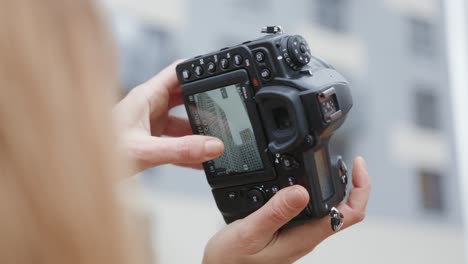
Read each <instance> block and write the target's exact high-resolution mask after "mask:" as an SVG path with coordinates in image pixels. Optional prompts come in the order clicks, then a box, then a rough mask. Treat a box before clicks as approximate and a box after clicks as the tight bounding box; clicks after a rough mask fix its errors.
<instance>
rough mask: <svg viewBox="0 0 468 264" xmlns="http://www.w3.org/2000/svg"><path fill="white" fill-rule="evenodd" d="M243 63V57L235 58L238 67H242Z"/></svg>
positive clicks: (237, 56)
mask: <svg viewBox="0 0 468 264" xmlns="http://www.w3.org/2000/svg"><path fill="white" fill-rule="evenodd" d="M243 61H244V59H243V58H242V56H241V55H236V56H234V64H236V65H237V66H240V65H242V62H243Z"/></svg>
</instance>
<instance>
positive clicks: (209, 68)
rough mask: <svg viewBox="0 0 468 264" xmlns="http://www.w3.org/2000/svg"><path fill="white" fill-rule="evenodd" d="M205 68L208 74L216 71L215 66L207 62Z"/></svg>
mask: <svg viewBox="0 0 468 264" xmlns="http://www.w3.org/2000/svg"><path fill="white" fill-rule="evenodd" d="M207 68H208V72H209V73H214V72H215V71H216V64H214V63H213V62H209V63H208V64H207Z"/></svg>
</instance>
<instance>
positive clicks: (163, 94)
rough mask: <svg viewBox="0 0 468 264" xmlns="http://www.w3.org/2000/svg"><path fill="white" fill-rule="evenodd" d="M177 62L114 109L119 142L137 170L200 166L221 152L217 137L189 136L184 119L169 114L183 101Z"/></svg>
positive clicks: (132, 92)
mask: <svg viewBox="0 0 468 264" xmlns="http://www.w3.org/2000/svg"><path fill="white" fill-rule="evenodd" d="M177 63H178V62H175V63H173V64H172V65H171V66H169V67H167V68H166V69H164V70H163V71H161V72H160V73H159V74H158V75H156V76H155V77H154V78H152V79H151V80H149V81H147V82H146V83H144V84H142V85H140V86H138V87H136V88H134V89H133V90H132V91H131V92H130V93H129V94H128V95H127V96H126V97H125V98H124V99H123V100H122V101H121V102H119V103H118V104H117V105H116V106H115V108H114V111H113V116H114V123H115V126H116V128H117V129H118V131H119V135H120V136H121V137H120V143H121V145H122V146H123V148H124V150H125V152H126V153H127V155H128V157H129V158H130V159H131V160H132V161H133V162H134V163H135V164H136V166H137V170H138V171H142V170H144V169H148V168H151V167H154V166H157V165H162V164H168V163H173V164H178V165H182V166H187V167H195V168H201V165H200V164H201V163H202V162H204V161H208V160H212V159H214V158H216V157H218V156H219V155H221V154H222V153H223V151H224V145H223V143H222V142H221V141H220V140H219V139H217V138H214V137H206V136H198V135H192V130H191V128H190V124H189V122H188V120H187V119H185V118H180V117H176V116H172V115H169V110H170V109H171V108H173V107H175V106H178V105H181V104H182V103H183V98H182V94H181V91H180V86H179V83H178V81H177V77H176V72H175V66H176V65H177ZM162 136H165V137H162Z"/></svg>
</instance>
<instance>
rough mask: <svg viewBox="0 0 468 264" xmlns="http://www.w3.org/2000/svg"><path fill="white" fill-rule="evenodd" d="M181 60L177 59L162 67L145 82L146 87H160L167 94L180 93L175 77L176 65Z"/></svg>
mask: <svg viewBox="0 0 468 264" xmlns="http://www.w3.org/2000/svg"><path fill="white" fill-rule="evenodd" d="M181 62H182V60H177V61H175V62H173V63H172V64H171V65H169V66H167V67H166V68H164V69H163V70H162V71H161V72H159V73H158V74H157V75H156V76H154V77H153V78H151V79H150V80H148V81H147V82H146V85H147V87H148V89H150V90H153V89H162V90H165V91H167V92H168V93H169V94H176V93H180V85H179V80H178V79H177V74H176V66H177V64H179V63H181Z"/></svg>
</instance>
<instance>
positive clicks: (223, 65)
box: [176, 26, 353, 230]
mask: <svg viewBox="0 0 468 264" xmlns="http://www.w3.org/2000/svg"><path fill="white" fill-rule="evenodd" d="M262 32H263V33H266V35H265V36H264V37H262V38H259V39H256V40H252V41H246V42H244V43H242V44H240V45H237V46H234V47H228V48H223V49H221V50H219V51H215V52H212V53H209V54H207V55H203V56H197V57H195V58H192V59H189V60H187V61H185V62H182V63H180V64H179V65H178V66H177V68H176V71H177V77H178V79H179V82H180V84H181V87H182V95H183V97H184V103H185V107H186V110H187V113H188V117H189V120H190V123H191V126H192V129H193V132H194V134H199V135H207V136H213V137H217V138H219V139H221V140H222V141H223V142H224V146H225V151H224V153H223V154H222V155H221V156H220V157H218V158H217V159H214V160H211V161H208V162H205V163H204V164H203V167H204V170H205V173H206V176H207V180H208V183H209V184H210V186H211V187H212V192H213V196H214V198H215V200H216V204H217V206H218V208H219V210H220V211H221V214H222V215H223V217H224V220H225V221H226V223H230V222H233V221H235V220H237V219H241V218H244V217H246V216H247V215H249V214H251V213H252V212H254V211H255V210H257V209H259V208H260V207H262V206H263V205H264V204H265V203H266V202H267V201H268V200H269V199H271V198H272V197H273V196H274V195H275V194H276V193H277V192H278V191H279V190H281V189H282V188H286V187H288V186H291V185H294V184H300V185H302V186H303V187H305V188H306V189H307V191H308V192H309V196H310V201H309V204H308V205H307V207H306V208H305V209H304V210H303V212H301V213H300V214H299V215H298V216H297V217H296V218H294V219H293V220H292V221H291V222H289V223H288V224H287V225H294V224H300V223H303V222H305V221H307V220H311V219H317V218H322V217H324V216H326V215H330V216H331V227H332V229H333V230H338V229H339V228H340V227H341V225H342V224H343V221H342V218H343V216H342V215H341V213H340V212H339V211H338V210H337V209H336V206H337V205H338V204H339V203H340V202H341V201H342V200H343V199H344V197H345V196H346V185H347V182H348V176H347V169H346V165H345V163H344V162H343V160H342V158H341V157H340V156H331V155H330V152H329V148H328V145H329V141H330V138H331V137H332V135H333V133H334V132H335V131H336V130H337V129H338V128H339V127H340V126H341V125H342V124H343V122H344V121H345V119H346V116H347V114H348V112H349V111H350V109H351V107H352V104H353V101H352V97H351V93H350V88H349V85H348V82H347V81H346V80H345V78H344V77H343V76H342V75H341V74H340V73H338V72H337V71H336V70H335V69H334V68H333V67H332V66H331V65H330V64H328V63H327V62H325V61H324V60H322V59H319V58H318V57H316V56H314V55H312V53H311V50H310V48H309V45H308V43H307V42H306V40H305V39H304V38H303V37H302V36H300V35H287V34H283V32H282V29H281V27H278V26H273V27H266V28H264V29H262Z"/></svg>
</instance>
